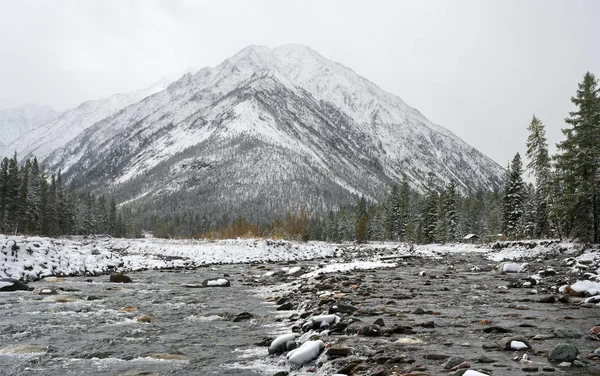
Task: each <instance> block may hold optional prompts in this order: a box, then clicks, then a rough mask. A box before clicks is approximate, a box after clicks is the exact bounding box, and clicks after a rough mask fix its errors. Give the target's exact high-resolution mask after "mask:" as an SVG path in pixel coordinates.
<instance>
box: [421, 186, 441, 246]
mask: <svg viewBox="0 0 600 376" xmlns="http://www.w3.org/2000/svg"><path fill="white" fill-rule="evenodd" d="M433 179H434V176H433V174H429V176H428V178H427V185H426V187H425V190H426V191H425V197H424V200H425V201H424V203H423V217H422V232H423V233H422V236H423V239H422V242H423V243H434V242H435V241H436V236H435V235H436V229H437V222H438V205H439V194H438V191H437V188H436V186H435V183H434V180H433Z"/></svg>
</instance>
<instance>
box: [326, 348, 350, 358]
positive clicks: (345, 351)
mask: <svg viewBox="0 0 600 376" xmlns="http://www.w3.org/2000/svg"><path fill="white" fill-rule="evenodd" d="M326 354H327V355H328V356H337V357H346V356H348V355H350V349H349V348H347V347H330V348H328V349H327V353H326Z"/></svg>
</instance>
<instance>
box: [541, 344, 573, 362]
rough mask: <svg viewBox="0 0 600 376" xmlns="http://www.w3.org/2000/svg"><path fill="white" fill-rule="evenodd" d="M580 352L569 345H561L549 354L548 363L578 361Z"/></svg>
mask: <svg viewBox="0 0 600 376" xmlns="http://www.w3.org/2000/svg"><path fill="white" fill-rule="evenodd" d="M578 355H579V350H578V349H577V347H575V346H573V345H571V344H569V343H559V344H558V345H556V346H554V348H553V349H552V350H550V352H549V353H548V361H549V362H552V363H562V362H572V361H574V360H575V359H577V356H578Z"/></svg>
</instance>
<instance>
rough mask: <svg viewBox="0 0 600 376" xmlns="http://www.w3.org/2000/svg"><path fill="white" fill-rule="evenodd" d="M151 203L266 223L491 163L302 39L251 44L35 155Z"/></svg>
mask: <svg viewBox="0 0 600 376" xmlns="http://www.w3.org/2000/svg"><path fill="white" fill-rule="evenodd" d="M44 163H45V164H46V165H47V166H49V167H50V168H51V169H54V170H57V169H59V168H60V169H62V170H63V171H64V173H65V175H66V177H67V178H70V179H73V180H74V182H75V183H76V184H77V185H79V186H82V187H86V188H90V189H102V190H106V189H107V186H108V189H109V190H111V191H112V193H113V194H115V195H117V197H118V198H119V200H120V201H122V202H123V201H129V202H131V200H135V201H136V202H137V203H138V204H139V205H142V206H144V207H145V208H146V209H147V210H148V211H150V210H156V211H157V212H161V211H164V210H170V211H181V210H185V209H188V210H189V209H193V208H195V210H196V209H201V210H202V211H203V213H205V214H211V215H216V214H218V213H241V214H244V215H246V216H248V217H250V218H254V219H259V220H260V219H264V218H269V217H272V216H273V215H275V214H279V213H281V212H283V211H287V210H296V209H297V208H298V207H299V206H300V205H301V204H305V205H307V206H308V207H309V209H311V210H314V211H320V212H322V211H325V210H327V209H328V208H331V207H332V206H336V205H341V204H344V203H348V202H352V201H354V200H355V199H356V197H357V195H360V194H364V195H366V196H367V197H370V198H372V199H375V200H377V199H380V198H382V197H383V195H384V194H385V193H386V192H387V191H388V190H389V186H390V185H391V184H393V183H394V182H398V181H399V180H400V179H401V176H402V174H403V173H405V174H407V176H408V177H409V179H410V182H411V184H412V185H413V187H415V188H416V189H421V187H422V185H423V183H424V182H425V180H426V175H427V174H428V173H430V172H433V173H434V174H435V175H436V178H437V181H438V183H440V184H443V183H445V182H448V181H450V180H456V181H458V182H459V184H460V185H461V186H462V188H463V189H467V188H472V189H476V188H479V187H481V188H484V189H494V188H498V187H499V186H500V182H501V180H502V176H503V170H502V168H501V167H500V166H499V165H497V164H496V163H495V162H493V161H491V160H490V159H489V158H487V157H485V156H484V155H483V154H481V153H480V152H478V151H477V150H475V149H473V148H472V147H470V146H469V145H467V144H466V143H464V142H463V141H462V140H460V139H459V138H458V137H456V136H455V135H453V134H452V133H451V132H449V131H448V130H446V129H444V128H442V127H440V126H438V125H435V124H433V123H431V122H430V121H428V120H427V119H426V118H425V117H424V116H423V115H422V114H420V113H419V112H418V111H417V110H415V109H413V108H411V107H409V106H408V105H406V104H405V103H404V102H403V101H402V100H401V99H400V98H398V97H396V96H394V95H392V94H389V93H386V92H384V91H383V90H381V89H380V88H379V87H377V86H376V85H375V84H373V83H371V82H369V81H367V80H365V79H364V78H362V77H360V76H358V75H357V74H356V73H354V72H353V71H352V70H350V69H348V68H346V67H344V66H342V65H340V64H337V63H334V62H331V61H329V60H327V59H325V58H323V57H322V56H320V55H319V54H317V53H316V52H314V51H313V50H310V49H309V48H308V47H304V46H297V45H287V46H282V47H279V48H276V49H269V48H267V47H260V46H250V47H248V48H246V49H244V50H242V51H240V52H239V53H238V54H236V55H235V56H233V57H232V58H230V59H228V60H226V61H224V62H223V63H222V64H220V65H218V66H217V67H215V68H204V69H202V70H200V71H198V72H197V73H196V74H194V75H192V74H187V75H185V76H183V77H182V78H181V79H179V80H178V81H176V82H174V83H173V84H171V85H169V87H168V88H167V89H166V90H163V91H161V92H158V93H156V94H154V95H152V96H149V97H146V98H144V99H143V100H141V101H140V102H138V103H135V104H132V105H130V106H128V107H126V108H124V109H122V110H121V111H119V112H118V113H116V114H115V115H113V116H111V117H108V118H105V119H104V120H102V121H99V122H97V123H96V124H95V125H94V126H92V127H90V128H88V129H86V130H85V131H84V132H82V134H81V135H80V136H78V137H76V138H75V139H73V140H72V141H71V142H69V143H68V144H66V145H65V146H64V147H63V148H61V149H59V150H56V151H55V152H53V153H52V154H50V155H49V156H48V158H46V159H45V161H44Z"/></svg>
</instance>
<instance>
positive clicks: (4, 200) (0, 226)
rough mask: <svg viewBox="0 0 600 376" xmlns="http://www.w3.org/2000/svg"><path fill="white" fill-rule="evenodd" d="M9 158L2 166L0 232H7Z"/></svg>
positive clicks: (0, 165) (0, 172) (0, 173)
mask: <svg viewBox="0 0 600 376" xmlns="http://www.w3.org/2000/svg"><path fill="white" fill-rule="evenodd" d="M9 163H10V162H9V160H8V158H6V157H5V158H4V159H3V160H2V163H1V164H0V230H2V232H6V229H7V227H8V226H7V223H6V210H7V207H8V165H9Z"/></svg>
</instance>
